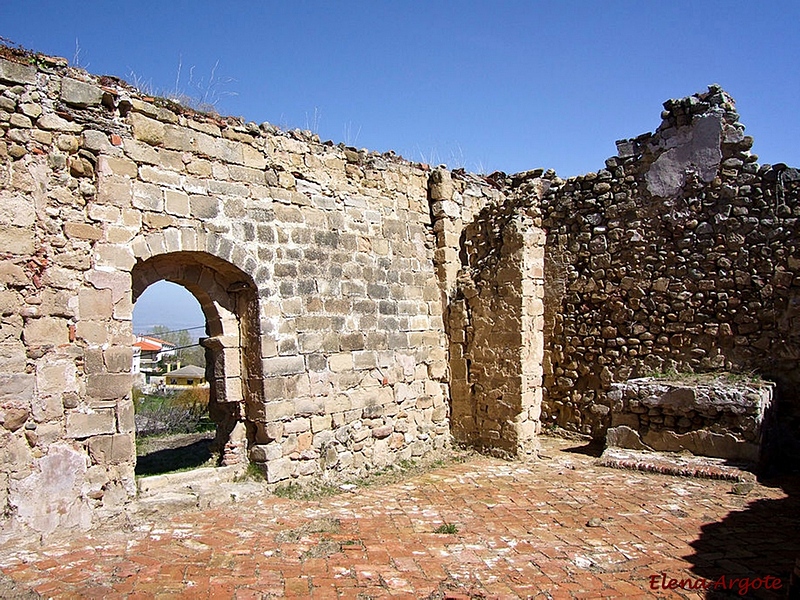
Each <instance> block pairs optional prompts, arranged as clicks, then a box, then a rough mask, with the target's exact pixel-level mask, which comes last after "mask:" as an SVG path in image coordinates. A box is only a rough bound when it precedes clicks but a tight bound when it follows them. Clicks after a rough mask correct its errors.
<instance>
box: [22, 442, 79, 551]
mask: <svg viewBox="0 0 800 600" xmlns="http://www.w3.org/2000/svg"><path fill="white" fill-rule="evenodd" d="M87 462H88V460H87V456H86V455H85V454H83V453H81V452H78V451H76V450H75V449H73V448H71V447H69V446H67V445H64V444H52V445H50V447H49V449H48V452H47V455H46V456H44V457H43V458H41V459H39V460H38V461H36V469H35V471H34V472H33V473H32V474H31V475H29V476H28V477H26V478H25V479H22V480H21V481H19V482H16V483H14V484H13V485H12V486H11V487H10V489H9V495H8V503H9V505H10V506H12V507H14V509H15V510H16V513H17V515H18V518H19V519H20V521H21V522H23V523H24V524H26V525H27V526H29V527H30V528H31V529H32V530H33V531H36V532H38V533H39V534H41V535H48V534H50V533H53V532H54V531H56V530H57V529H63V530H68V529H71V528H76V527H77V528H81V529H86V528H88V527H89V525H90V524H91V521H92V512H91V509H90V508H89V506H88V505H87V504H86V503H85V501H84V500H83V499H82V498H81V495H80V488H81V485H82V484H83V482H84V475H85V474H86V472H87V470H88V464H87Z"/></svg>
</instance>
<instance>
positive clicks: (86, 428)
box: [66, 408, 116, 439]
mask: <svg viewBox="0 0 800 600" xmlns="http://www.w3.org/2000/svg"><path fill="white" fill-rule="evenodd" d="M66 425H67V437H69V438H77V439H82V438H88V437H92V436H95V435H103V434H110V433H114V432H115V431H116V419H115V418H114V409H112V408H98V409H88V410H86V411H85V412H79V411H77V410H75V411H70V412H68V413H67V423H66Z"/></svg>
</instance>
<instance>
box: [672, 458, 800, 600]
mask: <svg viewBox="0 0 800 600" xmlns="http://www.w3.org/2000/svg"><path fill="white" fill-rule="evenodd" d="M761 483H762V484H763V485H766V486H768V487H780V488H781V489H782V490H783V491H784V492H785V493H786V494H787V497H786V498H783V499H779V500H775V499H767V498H759V499H755V500H752V501H750V502H747V503H746V505H745V506H744V509H743V510H740V511H735V512H731V513H730V514H728V516H727V517H725V518H724V519H722V520H721V521H715V522H713V523H709V524H707V525H704V526H703V527H702V528H701V532H700V537H699V538H698V539H697V540H696V541H694V542H692V544H691V545H692V547H693V548H694V550H695V553H694V554H693V555H691V556H687V557H685V558H686V559H687V560H688V561H690V562H691V563H692V564H693V565H694V566H693V568H692V572H694V573H695V574H696V575H697V577H698V578H704V579H706V580H711V581H714V582H720V578H721V577H723V576H724V577H725V581H726V583H725V585H726V586H727V588H728V589H727V590H725V589H723V587H722V585H719V586H718V587H717V588H716V589H707V590H706V598H710V599H715V600H716V599H718V598H719V599H721V598H743V597H744V598H787V597H791V598H800V589H797V587H796V586H793V588H792V591H791V595H788V596H787V594H789V587H790V583H789V582H790V576H791V573H792V571H793V569H794V566H795V561H796V560H797V558H798V557H800V474H797V473H793V474H788V475H782V476H780V477H777V478H774V479H772V480H771V481H762V482H761ZM767 576H771V577H773V578H779V579H780V580H781V588H780V589H778V590H776V589H774V588H775V586H776V584H775V582H774V580H772V581H770V582H769V583H770V587H772V588H773V589H771V590H765V589H764V586H765V584H766V583H767V580H765V578H766V577H767ZM748 578H749V581H747V583H745V582H742V581H741V580H743V579H744V580H747V579H748ZM732 579H739V580H740V581H736V582H732V581H731V580H732ZM757 580H760V582H759V581H757ZM743 586H744V588H745V589H742V587H743ZM731 588H733V589H731Z"/></svg>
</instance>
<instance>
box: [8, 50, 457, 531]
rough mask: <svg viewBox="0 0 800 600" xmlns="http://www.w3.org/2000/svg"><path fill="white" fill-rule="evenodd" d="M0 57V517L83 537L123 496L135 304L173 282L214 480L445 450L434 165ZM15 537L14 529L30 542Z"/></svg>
mask: <svg viewBox="0 0 800 600" xmlns="http://www.w3.org/2000/svg"><path fill="white" fill-rule="evenodd" d="M10 58H11V59H13V60H4V59H0V254H2V256H1V257H0V258H2V260H0V312H1V313H2V317H1V319H2V328H0V422H1V423H2V427H0V453H2V462H3V465H4V467H3V470H2V471H3V472H2V473H1V474H0V512H2V514H3V517H4V519H5V522H6V526H5V528H4V531H5V532H6V533H11V532H13V531H15V530H16V529H17V528H18V529H20V530H33V531H35V532H37V533H39V534H43V535H46V534H48V533H50V532H52V531H54V530H56V529H61V528H65V527H70V526H86V525H88V523H89V522H90V521H91V520H92V518H96V517H97V515H101V514H103V512H104V511H105V512H106V513H108V512H113V511H115V510H118V508H119V507H120V506H121V505H122V504H124V503H125V502H126V501H127V500H129V499H130V497H131V496H132V495H133V494H134V484H133V483H134V481H133V470H134V461H135V452H134V446H135V439H134V422H133V405H132V400H131V374H130V370H131V354H132V350H131V344H132V343H133V341H134V338H133V336H132V333H133V332H132V330H131V319H132V310H133V302H134V301H135V299H136V297H138V294H140V293H141V292H142V291H143V290H144V289H145V288H146V287H147V285H149V284H151V283H153V282H155V281H158V280H160V279H167V280H170V281H175V282H177V283H180V284H182V285H184V286H185V287H187V289H189V290H190V291H191V292H192V293H193V294H194V295H195V296H196V297H197V298H198V300H199V301H200V304H201V306H202V308H203V311H204V313H205V315H206V319H207V329H208V331H207V334H208V336H209V339H208V341H207V342H205V344H206V347H207V349H208V350H207V351H208V352H209V353H210V356H211V358H212V360H211V361H210V366H209V369H210V376H211V377H212V378H213V379H214V386H213V390H214V391H213V393H214V395H215V398H214V399H213V401H214V403H215V407H216V408H215V412H214V413H213V414H215V415H216V418H217V419H218V422H219V423H220V429H221V430H223V439H221V440H220V443H221V447H220V448H219V450H220V452H221V453H222V454H223V458H224V459H225V460H226V461H227V462H229V463H230V462H236V461H237V460H242V459H243V458H244V457H245V453H248V454H247V455H248V457H249V459H250V460H252V461H255V462H257V463H259V464H261V465H263V468H264V470H265V473H266V475H267V478H268V481H269V482H273V483H276V482H280V481H285V480H288V479H296V478H301V479H302V478H307V477H311V476H329V477H334V478H335V477H343V476H345V475H348V474H350V475H353V474H357V473H360V472H362V471H364V470H365V469H368V468H373V467H380V466H383V465H386V464H389V463H391V462H393V461H396V460H399V459H408V458H411V457H413V456H420V455H423V454H425V453H427V452H429V451H431V450H434V449H436V448H441V447H442V446H444V445H445V444H446V443H447V441H448V440H449V438H450V434H449V427H448V423H449V422H448V406H447V402H446V399H447V397H448V395H449V390H448V384H447V371H448V366H447V345H446V342H445V330H444V324H443V319H442V313H443V301H442V293H441V290H440V287H439V284H438V281H437V278H436V273H435V271H434V245H435V244H434V236H433V232H432V230H431V216H430V208H429V205H428V177H429V171H428V169H427V167H425V166H423V165H418V164H413V163H408V162H406V161H403V160H401V159H398V158H396V157H394V156H393V155H392V154H387V155H378V154H375V153H367V152H366V151H356V150H355V149H352V148H344V147H341V146H335V145H333V144H332V143H320V141H319V139H318V138H317V137H316V136H314V135H311V134H308V133H303V132H299V131H295V132H281V131H278V130H276V129H274V128H273V127H271V126H269V125H268V124H264V125H261V126H258V125H256V124H254V123H245V122H243V121H241V120H238V119H230V118H225V119H223V118H220V117H217V116H213V115H201V114H196V113H192V112H188V111H185V110H183V109H182V108H181V107H179V106H176V105H171V104H169V103H166V102H164V101H161V100H157V99H152V98H146V97H142V96H141V95H138V94H137V93H136V92H134V91H133V90H131V89H129V88H128V87H127V86H126V85H124V84H123V83H121V82H119V81H117V80H115V79H112V78H95V77H91V76H89V75H87V74H86V73H84V72H82V71H80V70H75V69H71V68H68V67H67V66H66V61H63V60H61V59H50V58H47V57H38V59H37V61H36V62H37V64H36V65H32V64H28V63H27V62H26V61H27V59H28V57H26V56H21V57H19V60H20V61H21V62H17V59H15V58H14V57H10ZM26 528H27V529H26Z"/></svg>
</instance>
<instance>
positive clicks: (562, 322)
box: [542, 86, 800, 436]
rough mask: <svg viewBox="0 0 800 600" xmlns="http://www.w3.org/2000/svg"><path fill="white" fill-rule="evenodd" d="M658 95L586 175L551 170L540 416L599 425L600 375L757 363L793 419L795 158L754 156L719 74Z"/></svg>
mask: <svg viewBox="0 0 800 600" xmlns="http://www.w3.org/2000/svg"><path fill="white" fill-rule="evenodd" d="M664 106H665V111H664V112H663V114H662V118H663V122H662V124H661V126H660V127H659V128H658V130H657V131H656V132H655V133H654V134H645V135H643V136H640V137H638V138H635V139H631V140H624V141H622V142H618V143H617V145H618V149H619V155H618V156H616V157H613V158H610V159H609V160H607V161H606V168H605V169H603V170H601V171H599V172H597V173H588V174H586V175H583V176H581V177H575V178H570V179H568V180H566V181H564V180H561V179H558V178H553V179H552V181H551V186H550V189H549V190H548V192H547V193H546V194H545V196H544V198H543V202H542V213H543V215H544V220H543V224H544V227H545V229H546V230H547V248H546V273H545V279H546V286H547V289H546V326H545V335H546V342H545V348H546V352H545V359H544V369H545V388H546V393H545V401H544V409H543V412H544V417H543V419H544V421H545V423H546V424H549V423H557V424H558V425H560V426H562V427H566V428H569V429H574V430H578V431H582V432H584V433H592V434H594V435H597V436H602V435H603V434H604V431H605V428H606V427H607V425H608V422H609V406H610V403H609V401H608V399H607V398H606V396H605V392H606V391H607V390H608V389H609V387H610V384H611V382H612V381H616V382H622V381H625V380H626V379H628V378H631V377H637V376H642V375H647V374H649V373H654V372H656V373H658V372H671V371H698V372H703V371H713V370H729V371H736V372H747V371H754V372H756V373H758V374H761V375H763V376H766V377H770V378H774V379H776V380H778V381H779V383H780V382H784V385H779V386H778V397H779V400H780V397H781V396H782V395H783V396H784V397H785V399H786V402H785V403H784V407H785V410H786V411H788V412H787V413H786V415H785V418H783V423H785V424H787V426H788V427H790V428H795V429H796V431H795V433H797V432H800V428H798V427H797V425H796V423H797V421H794V419H796V418H797V412H796V407H797V406H798V405H799V404H800V403H798V402H797V397H796V396H795V397H793V398H789V397H787V394H789V393H790V390H791V389H792V387H794V386H796V383H797V372H798V371H797V363H798V359H799V358H800V273H799V271H800V245H799V244H800V229H799V228H798V218H800V202H798V195H799V194H800V172H798V171H797V170H795V169H789V168H787V167H786V166H785V165H772V166H770V165H761V166H759V165H758V163H757V156H755V155H753V154H751V153H750V148H751V146H752V143H753V140H752V139H751V138H749V137H747V136H745V135H744V133H743V131H744V126H743V125H742V124H740V123H739V122H738V115H737V114H736V112H735V109H734V104H733V100H732V99H731V98H730V97H729V96H728V95H727V94H726V93H725V92H723V91H722V90H720V89H719V88H718V87H716V86H712V87H710V88H709V91H708V92H707V93H703V94H697V95H695V96H692V97H689V98H684V99H682V100H671V101H668V102H666V103H665V105H664ZM790 382H793V384H790ZM779 409H780V407H779ZM791 423H794V425H792V424H791Z"/></svg>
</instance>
